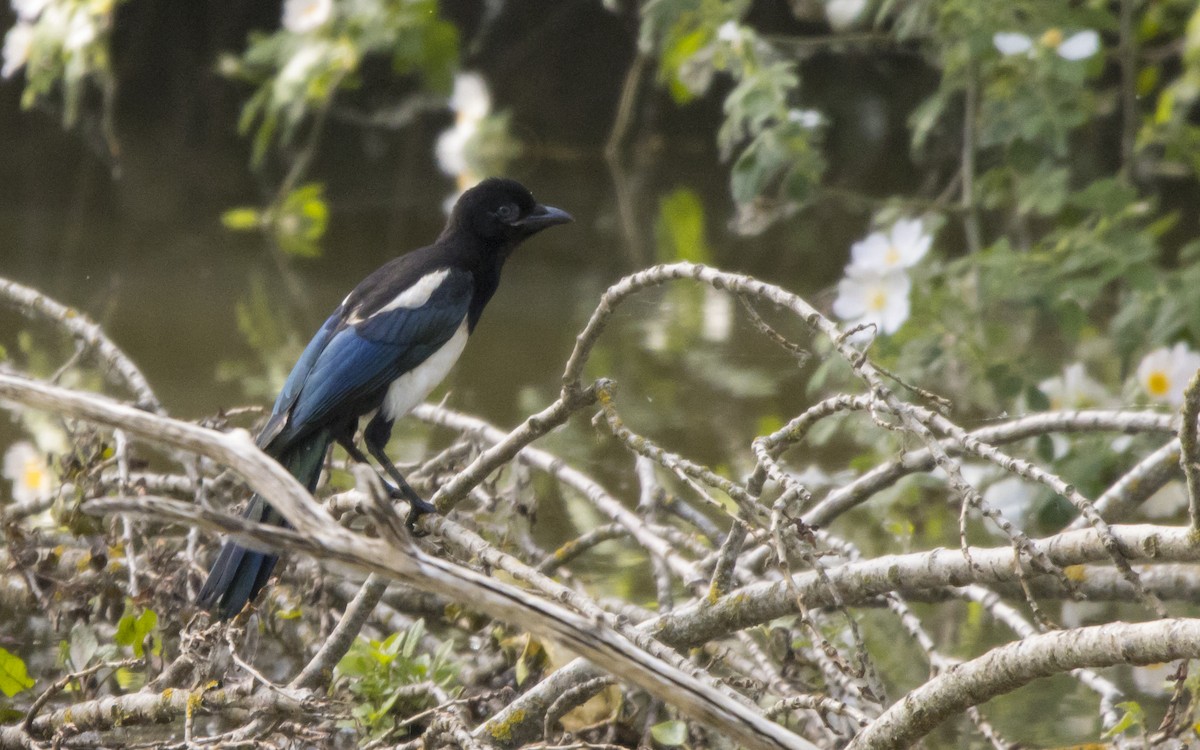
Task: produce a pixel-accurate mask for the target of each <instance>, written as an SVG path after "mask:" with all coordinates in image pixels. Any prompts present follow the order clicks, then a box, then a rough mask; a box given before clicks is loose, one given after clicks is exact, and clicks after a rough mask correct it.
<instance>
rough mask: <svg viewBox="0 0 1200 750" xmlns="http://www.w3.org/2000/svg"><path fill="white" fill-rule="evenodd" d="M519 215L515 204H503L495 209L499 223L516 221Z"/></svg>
mask: <svg viewBox="0 0 1200 750" xmlns="http://www.w3.org/2000/svg"><path fill="white" fill-rule="evenodd" d="M519 215H520V211H518V210H517V206H516V204H513V203H505V204H504V205H503V206H501V207H500V208H497V209H496V218H497V219H499V220H500V221H503V222H504V223H505V224H508V223H510V222H513V221H516V220H517V217H518V216H519Z"/></svg>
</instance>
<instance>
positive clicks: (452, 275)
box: [196, 177, 572, 620]
mask: <svg viewBox="0 0 1200 750" xmlns="http://www.w3.org/2000/svg"><path fill="white" fill-rule="evenodd" d="M570 221H572V217H571V215H570V214H568V213H567V212H566V211H564V210H562V209H559V208H555V207H553V206H548V205H543V204H541V203H538V202H537V201H536V200H535V199H534V197H533V194H532V193H530V192H529V190H528V189H527V188H525V187H524V186H523V185H521V183H519V182H517V181H515V180H512V179H507V178H499V177H493V178H489V179H487V180H484V181H483V182H481V183H479V184H478V185H476V186H475V187H473V188H470V189H469V190H467V191H466V192H464V193H463V194H462V195H461V196H460V197H459V198H458V200H457V201H456V202H455V204H454V207H453V208H452V209H451V211H450V215H449V217H448V219H447V220H446V225H445V228H444V229H443V230H442V232H441V234H440V235H438V237H437V239H436V240H435V241H434V243H433V244H431V245H427V246H425V247H422V248H420V249H418V250H413V251H411V252H409V253H406V254H404V255H401V256H399V257H397V258H394V259H392V260H391V261H389V262H387V263H385V264H384V265H383V266H381V267H380V268H378V269H377V270H376V271H374V272H373V273H371V274H370V275H369V276H367V277H366V278H365V279H363V281H362V282H361V283H359V285H358V286H356V287H355V288H354V289H353V290H352V291H351V292H350V294H348V295H347V296H346V298H345V299H344V300H342V302H341V304H340V305H338V306H337V308H336V309H335V310H334V311H333V314H331V315H330V316H329V318H328V319H327V320H326V321H325V323H324V324H323V325H322V326H321V328H320V329H319V330H318V331H317V333H316V334H315V335H314V336H313V338H312V340H311V341H310V342H309V343H308V346H307V347H305V349H304V352H303V353H302V354H301V355H300V358H299V359H298V360H297V361H296V364H295V366H294V367H293V368H292V371H291V373H290V374H289V375H288V377H287V380H286V381H285V382H284V385H283V388H282V390H280V392H279V396H278V397H277V398H276V400H275V405H274V407H273V408H272V410H271V416H270V417H269V418H268V419H267V422H266V424H265V425H264V426H263V428H262V430H261V431H260V432H259V433H258V437H257V439H256V443H257V445H258V447H259V448H261V449H262V450H263V451H264V452H265V453H267V454H268V455H270V456H271V457H273V458H274V459H275V460H276V461H278V462H279V463H280V464H281V465H282V466H283V467H284V468H285V469H287V470H288V471H289V472H290V473H291V474H292V476H294V477H295V478H296V479H297V480H298V481H299V482H300V483H301V484H302V485H304V486H305V487H306V488H307V489H308V491H309V492H313V491H315V490H316V486H317V480H318V479H319V477H320V475H321V467H322V465H323V464H324V461H325V455H326V453H327V451H328V450H329V447H330V446H331V445H332V444H334V443H337V444H338V445H340V446H342V448H343V449H345V451H346V453H347V455H348V456H349V457H350V459H351V460H353V461H355V462H358V463H363V464H367V465H370V462H369V460H368V459H367V457H366V456H365V455H364V454H363V452H362V451H361V450H360V449H359V448H358V446H357V444H356V443H355V434H356V433H357V431H358V428H359V424H360V421H361V420H362V419H363V418H364V417H367V416H370V419H369V421H368V422H367V425H366V427H365V428H364V429H363V442H364V444H365V445H366V448H367V451H368V452H369V453H370V454H371V455H372V456H373V457H374V458H375V460H376V461H377V462H378V463H379V466H380V467H381V468H382V469H383V472H384V473H386V475H387V477H388V478H389V479H391V483H389V482H388V481H387V479H384V484H385V487H387V489H388V491H389V494H390V495H391V496H392V497H393V498H396V499H404V500H406V501H408V503H409V505H410V511H409V516H408V521H407V522H408V525H409V527H410V528H412V527H413V525H414V524H415V523H416V521H417V519H419V518H420V516H421V515H423V514H425V513H434V512H436V510H437V509H436V508H435V507H434V506H433V505H431V504H429V503H428V502H426V501H425V500H423V499H422V498H421V497H420V496H419V495H418V494H417V493H416V492H415V491H414V490H413V489H412V487H411V486H409V484H408V482H407V481H405V479H404V477H403V475H402V474H401V473H400V471H399V470H398V469H397V468H396V466H395V465H394V464H393V463H392V462H391V460H390V459H389V458H388V456H387V453H386V452H385V450H384V449H385V447H386V446H387V442H388V440H389V438H390V437H391V433H392V425H393V424H394V423H395V421H396V420H397V419H399V418H400V417H402V416H404V415H405V414H407V413H408V412H409V410H411V409H412V408H413V407H414V406H416V405H417V404H419V403H420V402H422V401H423V400H424V399H425V397H426V396H428V395H429V393H430V391H432V390H433V389H434V388H435V387H436V386H437V384H438V383H439V382H441V380H442V379H443V378H444V377H445V376H446V374H447V373H448V372H449V370H450V368H451V366H452V365H453V364H454V363H455V361H456V360H457V359H458V357H459V355H460V354H461V353H462V351H463V347H464V346H465V345H466V343H467V338H468V336H470V335H471V333H472V332H473V331H474V330H475V327H476V325H477V324H478V323H479V318H480V315H481V314H482V313H483V308H484V306H485V305H487V303H488V300H490V299H491V298H492V295H493V294H494V293H495V292H496V288H497V286H498V285H499V283H500V271H501V269H502V268H503V267H504V263H505V261H507V260H508V257H509V256H510V255H511V254H512V252H513V250H515V249H516V248H517V246H518V245H520V244H521V243H522V242H523V241H524V240H526V239H528V238H529V237H532V236H533V235H535V234H537V233H538V232H540V231H542V230H543V229H546V228H548V227H552V226H555V225H557V224H565V223H567V222H570ZM376 471H378V469H377V470H376ZM381 478H382V477H381ZM392 483H394V484H392ZM243 516H245V517H246V518H249V519H251V520H254V521H258V522H261V523H268V524H274V525H279V526H285V525H286V522H285V521H284V519H283V517H282V516H281V515H280V514H279V513H278V512H277V511H276V510H275V509H274V508H272V507H271V506H270V505H269V504H268V503H267V502H266V501H265V500H263V498H262V497H260V496H258V495H254V496H252V497H251V499H250V502H249V504H248V505H247V508H246V510H245V512H244V513H243ZM277 560H278V556H277V555H275V554H273V553H269V552H263V551H260V550H254V549H249V548H247V547H243V546H241V545H239V544H237V543H235V542H233V541H226V542H225V543H224V545H223V546H222V548H221V551H220V552H219V553H218V555H217V558H216V561H215V562H214V563H213V565H212V568H211V569H210V570H209V573H208V578H207V579H206V580H205V582H204V585H203V586H202V588H201V590H200V592H199V594H198V595H197V597H196V603H197V604H198V605H199V606H200V607H201V608H202V609H205V610H208V611H210V612H212V613H213V614H215V616H216V618H217V619H218V620H226V619H229V618H231V617H233V616H235V615H237V614H238V613H239V612H241V611H242V609H243V608H244V607H245V605H246V604H247V602H250V601H253V600H254V598H255V597H256V596H257V595H258V592H259V591H260V590H261V589H262V588H263V586H264V585H266V583H267V580H268V579H269V578H270V577H271V572H272V570H273V569H274V567H275V563H276V562H277Z"/></svg>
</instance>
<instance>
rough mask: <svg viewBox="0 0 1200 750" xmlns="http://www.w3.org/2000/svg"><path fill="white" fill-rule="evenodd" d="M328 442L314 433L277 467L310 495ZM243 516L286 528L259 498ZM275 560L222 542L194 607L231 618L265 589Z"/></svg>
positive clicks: (325, 434)
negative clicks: (289, 473)
mask: <svg viewBox="0 0 1200 750" xmlns="http://www.w3.org/2000/svg"><path fill="white" fill-rule="evenodd" d="M330 442H331V440H330V437H329V433H328V432H326V431H324V430H322V431H320V432H317V433H315V434H313V435H311V436H309V437H308V438H306V439H305V440H304V441H303V442H301V443H300V444H299V445H295V446H292V447H291V448H289V449H288V450H287V451H286V452H285V453H283V455H281V456H280V457H279V463H280V464H282V465H283V467H284V468H285V469H287V470H288V471H290V472H291V473H292V476H294V477H296V479H298V480H299V481H300V483H301V484H303V485H304V486H305V487H307V488H308V491H309V492H312V491H313V490H315V489H316V487H317V479H318V478H319V477H320V476H321V464H322V463H323V462H324V460H325V451H326V449H327V448H328V447H329V443H330ZM242 515H243V517H245V518H250V519H252V520H255V521H259V522H261V523H270V524H275V525H277V526H285V525H286V522H285V521H284V520H283V516H281V515H279V513H277V512H276V511H275V509H274V508H272V507H271V506H270V505H267V503H266V502H265V501H263V499H262V498H261V497H259V496H258V495H255V496H254V497H252V498H250V505H249V506H248V507H247V508H246V512H245V513H243V514H242ZM278 559H279V556H278V555H275V554H272V553H270V552H260V551H258V550H253V549H247V548H246V547H242V546H240V545H238V544H234V543H233V542H225V544H224V545H223V546H222V547H221V553H220V554H218V555H217V560H216V562H214V563H213V566H212V568H211V569H209V571H208V578H207V580H205V581H204V586H203V588H201V589H200V594H199V595H198V596H197V597H196V604H198V605H199V606H200V607H202V608H204V609H207V610H209V611H210V612H215V613H216V615H217V618H218V619H221V620H227V619H229V618H230V617H233V616H234V615H236V614H237V613H238V612H241V611H242V608H243V607H245V606H246V602H249V601H251V600H252V599H254V597H255V596H257V595H258V592H259V590H260V589H262V587H263V586H264V585H266V583H267V579H269V578H270V577H271V571H272V570H273V569H274V568H275V562H276V561H277V560H278Z"/></svg>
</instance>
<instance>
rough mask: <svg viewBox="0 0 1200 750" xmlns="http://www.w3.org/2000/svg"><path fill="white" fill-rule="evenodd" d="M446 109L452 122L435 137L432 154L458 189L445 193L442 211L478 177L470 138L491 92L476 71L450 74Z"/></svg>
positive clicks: (489, 104)
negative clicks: (452, 178) (435, 141)
mask: <svg viewBox="0 0 1200 750" xmlns="http://www.w3.org/2000/svg"><path fill="white" fill-rule="evenodd" d="M450 108H451V109H452V110H454V113H455V118H454V125H453V126H451V127H450V128H449V129H448V130H445V131H443V132H442V133H441V135H439V136H438V139H437V144H436V145H435V146H434V156H435V157H436V158H437V163H438V167H439V168H440V169H441V170H442V172H444V173H445V174H447V175H450V176H451V177H454V178H456V182H457V186H458V190H457V191H456V192H454V193H451V194H450V195H449V196H447V198H446V200H445V201H444V203H443V204H442V205H443V208H444V209H445V211H446V213H450V209H451V208H453V207H454V203H455V202H456V201H457V200H458V197H459V196H460V195H462V192H463V191H464V190H466V189H467V188H469V187H471V186H472V185H474V184H476V183H477V182H479V181H480V180H481V179H482V176H481V175H478V174H476V173H475V170H474V169H473V168H472V165H471V158H470V155H471V147H472V144H471V141H472V140H473V139H474V138H475V136H476V135H477V134H478V132H479V125H480V123H482V122H483V120H484V119H485V118H487V116H488V115H489V114H491V111H492V95H491V93H490V92H489V91H488V87H487V82H486V81H484V80H483V76H481V75H479V74H478V73H460V74H458V75H456V76H455V77H454V91H453V92H452V93H451V94H450Z"/></svg>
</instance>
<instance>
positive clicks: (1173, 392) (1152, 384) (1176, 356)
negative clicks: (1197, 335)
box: [1137, 342, 1200, 406]
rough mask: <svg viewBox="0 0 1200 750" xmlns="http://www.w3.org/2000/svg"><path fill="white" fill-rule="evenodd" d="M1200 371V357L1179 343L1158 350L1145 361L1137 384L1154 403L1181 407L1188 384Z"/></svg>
mask: <svg viewBox="0 0 1200 750" xmlns="http://www.w3.org/2000/svg"><path fill="white" fill-rule="evenodd" d="M1196 370H1200V354H1197V353H1196V352H1194V351H1192V350H1191V349H1190V348H1188V345H1187V344H1185V343H1183V342H1179V343H1178V344H1176V345H1175V346H1174V347H1172V348H1170V349H1167V348H1166V347H1162V348H1160V349H1155V350H1154V351H1152V352H1150V353H1149V354H1147V355H1146V356H1145V357H1143V358H1142V362H1141V364H1139V365H1138V369H1137V382H1138V385H1139V386H1141V388H1142V390H1143V391H1145V393H1146V395H1147V396H1149V397H1150V400H1151V401H1157V402H1159V403H1165V404H1170V405H1171V406H1181V405H1182V404H1183V391H1184V389H1185V388H1187V384H1188V381H1190V380H1191V379H1192V376H1193V375H1195V374H1196Z"/></svg>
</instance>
